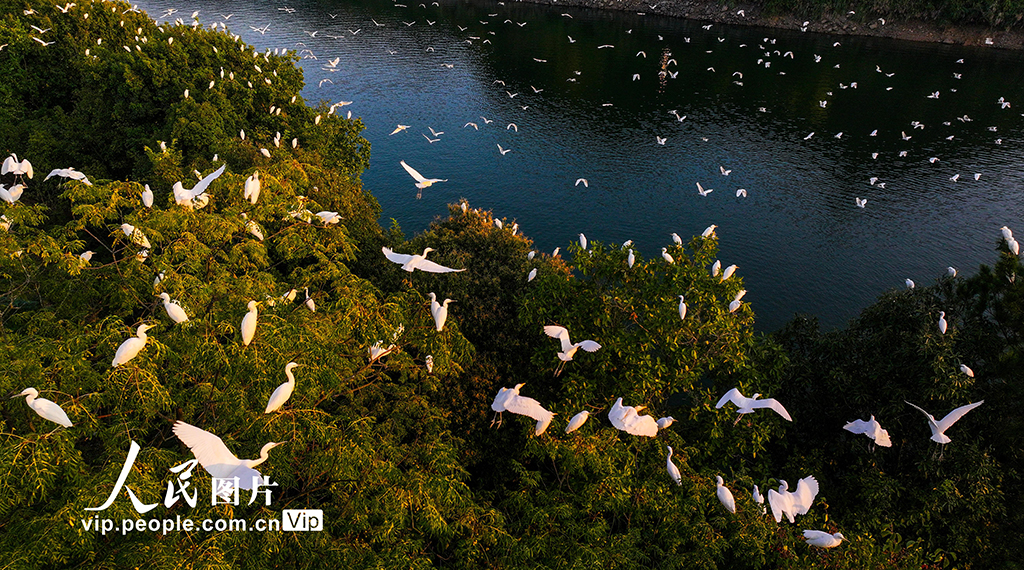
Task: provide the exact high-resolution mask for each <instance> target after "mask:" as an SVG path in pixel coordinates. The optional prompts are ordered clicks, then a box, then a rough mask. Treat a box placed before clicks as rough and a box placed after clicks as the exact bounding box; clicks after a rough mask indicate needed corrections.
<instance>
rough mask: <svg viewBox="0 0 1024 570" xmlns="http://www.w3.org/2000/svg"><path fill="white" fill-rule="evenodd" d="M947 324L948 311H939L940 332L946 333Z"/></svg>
mask: <svg viewBox="0 0 1024 570" xmlns="http://www.w3.org/2000/svg"><path fill="white" fill-rule="evenodd" d="M947 326H948V325H947V323H946V312H945V311H939V332H940V333H942V334H946V327H947Z"/></svg>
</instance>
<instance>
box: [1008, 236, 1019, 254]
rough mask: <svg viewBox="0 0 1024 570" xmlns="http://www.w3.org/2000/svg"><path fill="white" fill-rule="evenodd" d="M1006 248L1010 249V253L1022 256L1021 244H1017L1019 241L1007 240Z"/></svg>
mask: <svg viewBox="0 0 1024 570" xmlns="http://www.w3.org/2000/svg"><path fill="white" fill-rule="evenodd" d="M1006 247H1008V248H1009V249H1010V251H1012V252H1013V254H1014V255H1020V244H1019V243H1017V240H1015V239H1013V238H1009V239H1007V240H1006Z"/></svg>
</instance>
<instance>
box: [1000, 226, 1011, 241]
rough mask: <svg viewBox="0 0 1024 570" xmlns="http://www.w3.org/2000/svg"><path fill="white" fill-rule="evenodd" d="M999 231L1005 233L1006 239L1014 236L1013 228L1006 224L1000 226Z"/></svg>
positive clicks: (1004, 237)
mask: <svg viewBox="0 0 1024 570" xmlns="http://www.w3.org/2000/svg"><path fill="white" fill-rule="evenodd" d="M999 231H1001V232H1002V233H1003V239H1004V240H1009V239H1012V238H1013V230H1011V229H1010V228H1008V227H1006V226H1003V227H1001V228H999Z"/></svg>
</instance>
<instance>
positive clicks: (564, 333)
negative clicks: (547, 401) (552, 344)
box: [544, 325, 601, 376]
mask: <svg viewBox="0 0 1024 570" xmlns="http://www.w3.org/2000/svg"><path fill="white" fill-rule="evenodd" d="M544 334H546V335H548V336H550V337H552V338H557V339H558V340H560V341H561V342H562V352H559V353H558V359H559V360H561V361H562V362H561V363H560V364H559V365H558V368H556V369H555V376H558V375H559V374H560V373H561V372H562V368H564V367H565V363H566V362H569V361H570V360H572V356H573V355H574V354H576V349H579V348H582V349H583V350H585V351H587V352H594V351H596V350H598V349H600V348H601V345H600V344H598V343H596V342H594V341H592V340H582V341H580V342H577V343H573V342H572V341H571V340H569V331H568V330H566V328H565V327H560V326H558V325H546V326H545V327H544Z"/></svg>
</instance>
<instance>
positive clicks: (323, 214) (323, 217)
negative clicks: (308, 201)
mask: <svg viewBox="0 0 1024 570" xmlns="http://www.w3.org/2000/svg"><path fill="white" fill-rule="evenodd" d="M314 215H315V216H316V217H318V218H320V221H322V222H323V223H324V225H325V226H326V225H328V224H337V223H338V222H340V221H341V214H339V213H338V212H328V211H326V210H323V211H320V212H317V213H316V214H314Z"/></svg>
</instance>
